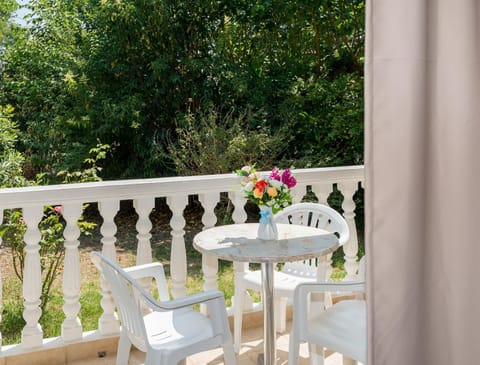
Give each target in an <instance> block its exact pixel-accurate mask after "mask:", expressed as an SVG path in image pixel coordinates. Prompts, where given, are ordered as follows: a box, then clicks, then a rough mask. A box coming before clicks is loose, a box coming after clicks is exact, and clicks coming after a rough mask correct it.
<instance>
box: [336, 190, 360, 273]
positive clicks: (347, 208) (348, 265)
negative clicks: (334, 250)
mask: <svg viewBox="0 0 480 365" xmlns="http://www.w3.org/2000/svg"><path fill="white" fill-rule="evenodd" d="M338 188H339V189H340V190H341V192H342V194H343V203H342V208H343V216H344V217H345V220H346V221H347V224H348V228H349V230H350V239H349V241H348V242H347V243H345V245H344V246H343V252H344V253H345V270H346V271H347V276H346V277H345V280H355V279H356V278H357V271H358V263H357V259H358V257H357V254H358V239H357V227H356V224H355V201H354V200H353V196H354V194H355V193H356V191H357V188H358V183H357V182H355V181H349V182H341V183H338Z"/></svg>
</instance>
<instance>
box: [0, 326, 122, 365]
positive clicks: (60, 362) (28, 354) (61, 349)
mask: <svg viewBox="0 0 480 365" xmlns="http://www.w3.org/2000/svg"><path fill="white" fill-rule="evenodd" d="M117 344H118V334H117V335H101V334H100V332H99V331H98V330H97V331H89V332H84V333H83V336H82V339H81V340H79V341H72V342H65V341H64V340H63V339H62V338H61V337H53V338H47V339H44V340H43V345H42V346H40V347H36V348H25V347H24V346H22V344H15V345H6V346H2V350H1V352H0V365H4V364H5V365H8V364H15V365H31V364H35V365H65V364H68V363H71V362H72V361H76V360H82V359H87V358H96V357H98V356H99V354H100V355H108V354H112V353H116V351H117Z"/></svg>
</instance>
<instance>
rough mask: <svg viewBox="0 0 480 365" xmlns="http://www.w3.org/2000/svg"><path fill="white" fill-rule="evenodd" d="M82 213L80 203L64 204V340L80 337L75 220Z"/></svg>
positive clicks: (78, 230) (77, 232) (78, 271)
mask: <svg viewBox="0 0 480 365" xmlns="http://www.w3.org/2000/svg"><path fill="white" fill-rule="evenodd" d="M81 214H82V205H81V204H79V203H78V204H75V203H72V204H65V205H63V207H62V215H63V217H64V218H65V221H66V223H67V225H66V227H65V230H64V231H63V236H64V237H65V243H64V246H65V261H64V271H63V296H64V301H65V303H64V304H63V312H64V313H65V320H64V321H63V323H62V338H63V340H64V341H65V342H69V341H74V340H80V339H81V338H82V332H83V330H82V325H81V323H80V319H79V318H78V312H79V311H80V280H81V279H80V254H79V252H78V245H79V243H80V242H79V241H78V237H79V236H80V229H79V228H78V225H77V222H78V219H79V218H80V215H81Z"/></svg>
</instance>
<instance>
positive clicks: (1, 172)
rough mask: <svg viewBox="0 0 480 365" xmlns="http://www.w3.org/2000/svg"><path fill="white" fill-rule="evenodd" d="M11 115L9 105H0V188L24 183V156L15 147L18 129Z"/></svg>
mask: <svg viewBox="0 0 480 365" xmlns="http://www.w3.org/2000/svg"><path fill="white" fill-rule="evenodd" d="M12 115H13V108H12V106H11V105H7V106H5V107H2V106H1V105H0V188H2V187H15V186H24V185H26V180H25V178H24V177H23V164H24V157H23V155H22V154H21V153H20V152H18V151H17V150H16V149H15V144H16V142H17V136H18V132H19V131H18V128H17V126H16V124H15V123H14V122H13V120H12Z"/></svg>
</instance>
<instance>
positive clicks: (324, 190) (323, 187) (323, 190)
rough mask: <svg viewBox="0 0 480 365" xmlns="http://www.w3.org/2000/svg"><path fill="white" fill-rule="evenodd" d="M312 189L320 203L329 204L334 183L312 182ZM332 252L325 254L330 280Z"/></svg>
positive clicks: (326, 274)
mask: <svg viewBox="0 0 480 365" xmlns="http://www.w3.org/2000/svg"><path fill="white" fill-rule="evenodd" d="M312 191H313V192H314V193H315V195H316V197H317V199H318V202H319V203H320V204H325V205H328V201H327V200H328V197H329V196H330V194H331V192H332V184H330V183H316V184H312ZM332 273H333V266H332V254H328V255H327V256H325V280H327V281H329V280H331V278H332Z"/></svg>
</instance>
